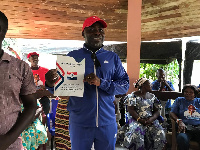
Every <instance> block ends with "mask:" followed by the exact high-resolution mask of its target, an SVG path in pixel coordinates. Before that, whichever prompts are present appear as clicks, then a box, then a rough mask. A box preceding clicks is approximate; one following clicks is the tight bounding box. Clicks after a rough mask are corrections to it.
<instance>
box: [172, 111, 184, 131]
mask: <svg viewBox="0 0 200 150" xmlns="http://www.w3.org/2000/svg"><path fill="white" fill-rule="evenodd" d="M170 117H171V118H172V119H173V120H174V121H175V122H176V123H177V124H178V133H180V132H183V133H185V128H186V125H185V124H184V123H183V121H182V119H179V118H178V117H177V115H176V114H175V113H173V112H170Z"/></svg>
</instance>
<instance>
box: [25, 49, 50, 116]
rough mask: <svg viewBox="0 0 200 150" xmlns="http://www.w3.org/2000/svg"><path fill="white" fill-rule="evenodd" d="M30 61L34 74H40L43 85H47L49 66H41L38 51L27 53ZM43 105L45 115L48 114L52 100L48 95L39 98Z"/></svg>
mask: <svg viewBox="0 0 200 150" xmlns="http://www.w3.org/2000/svg"><path fill="white" fill-rule="evenodd" d="M27 58H28V61H29V62H30V63H31V69H32V72H33V76H35V75H36V74H37V75H38V76H39V79H40V80H41V81H42V83H43V85H45V74H46V73H47V72H48V71H49V70H48V69H47V68H44V67H41V66H39V65H38V62H39V60H38V58H39V54H38V53H36V52H31V53H29V54H28V55H27ZM39 101H40V103H41V105H42V107H43V111H44V113H45V115H47V114H48V113H49V109H50V100H49V98H48V97H47V96H43V97H41V99H40V100H39Z"/></svg>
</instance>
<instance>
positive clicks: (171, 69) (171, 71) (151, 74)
mask: <svg viewBox="0 0 200 150" xmlns="http://www.w3.org/2000/svg"><path fill="white" fill-rule="evenodd" d="M159 68H162V69H164V70H165V72H166V79H167V80H169V81H171V82H172V83H173V84H174V83H175V80H177V79H178V75H179V64H178V61H177V60H174V61H172V62H171V63H169V64H166V65H163V64H148V63H140V78H141V77H145V78H147V79H149V80H151V81H154V80H156V79H157V77H156V71H157V69H159Z"/></svg>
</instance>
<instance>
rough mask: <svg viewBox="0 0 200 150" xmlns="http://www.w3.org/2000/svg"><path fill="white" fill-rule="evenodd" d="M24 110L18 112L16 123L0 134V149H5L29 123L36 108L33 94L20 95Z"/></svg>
mask: <svg viewBox="0 0 200 150" xmlns="http://www.w3.org/2000/svg"><path fill="white" fill-rule="evenodd" d="M21 101H22V103H23V106H24V110H23V112H22V113H20V114H19V116H18V118H17V121H16V123H15V124H14V125H13V127H12V128H11V129H10V130H9V131H8V132H7V133H6V134H5V135H0V145H1V150H5V149H7V148H8V147H9V145H11V144H12V143H14V142H15V140H16V139H17V138H18V137H19V136H20V134H21V133H22V132H23V131H24V130H25V129H26V128H27V127H28V126H29V125H30V123H31V122H32V121H33V118H34V116H35V112H36V109H37V100H36V97H35V95H34V94H30V95H24V96H21Z"/></svg>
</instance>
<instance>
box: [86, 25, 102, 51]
mask: <svg viewBox="0 0 200 150" xmlns="http://www.w3.org/2000/svg"><path fill="white" fill-rule="evenodd" d="M83 36H84V38H85V44H87V45H88V46H91V47H92V48H100V47H102V46H103V41H104V37H105V33H104V28H103V26H102V24H101V23H100V22H95V23H94V24H93V25H91V26H90V27H86V28H85V29H84V31H83Z"/></svg>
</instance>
